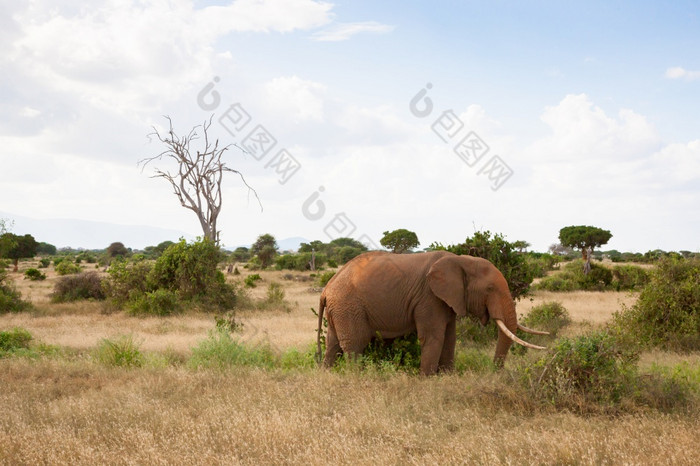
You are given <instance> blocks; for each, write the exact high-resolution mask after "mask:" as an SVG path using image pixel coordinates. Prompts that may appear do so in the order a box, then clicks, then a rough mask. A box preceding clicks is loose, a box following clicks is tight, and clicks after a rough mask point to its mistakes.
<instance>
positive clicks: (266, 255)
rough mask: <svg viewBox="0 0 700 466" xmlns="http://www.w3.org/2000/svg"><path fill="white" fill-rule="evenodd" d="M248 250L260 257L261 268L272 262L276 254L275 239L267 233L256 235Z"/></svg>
mask: <svg viewBox="0 0 700 466" xmlns="http://www.w3.org/2000/svg"><path fill="white" fill-rule="evenodd" d="M250 251H251V252H252V253H253V254H254V255H256V256H257V257H258V259H260V264H261V265H262V266H263V268H265V267H267V266H269V265H271V264H272V262H273V261H274V259H275V256H276V255H277V240H276V239H275V237H274V236H272V235H271V234H269V233H265V234H264V235H260V236H258V239H257V240H255V243H253V246H251V248H250Z"/></svg>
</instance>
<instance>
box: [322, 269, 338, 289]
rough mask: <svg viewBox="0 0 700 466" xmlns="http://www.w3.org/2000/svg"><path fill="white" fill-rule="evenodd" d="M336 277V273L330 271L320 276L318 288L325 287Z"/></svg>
mask: <svg viewBox="0 0 700 466" xmlns="http://www.w3.org/2000/svg"><path fill="white" fill-rule="evenodd" d="M334 275H335V272H333V271H330V270H329V271H328V272H323V273H322V274H321V275H319V276H318V286H320V287H324V286H326V285H327V284H328V282H329V281H330V280H331V278H333V276H334Z"/></svg>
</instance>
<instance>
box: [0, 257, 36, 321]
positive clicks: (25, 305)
mask: <svg viewBox="0 0 700 466" xmlns="http://www.w3.org/2000/svg"><path fill="white" fill-rule="evenodd" d="M5 266H6V263H5V261H2V260H0V313H3V312H22V311H27V310H29V309H31V308H32V305H31V303H29V302H27V301H23V300H22V293H20V292H19V291H17V289H16V288H15V287H14V284H13V283H12V282H8V280H7V272H6V271H5Z"/></svg>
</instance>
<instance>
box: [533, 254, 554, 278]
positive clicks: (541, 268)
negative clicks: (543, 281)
mask: <svg viewBox="0 0 700 466" xmlns="http://www.w3.org/2000/svg"><path fill="white" fill-rule="evenodd" d="M525 262H526V263H527V266H528V267H529V268H530V271H531V272H532V276H533V277H534V278H542V277H544V276H546V275H547V272H549V271H550V270H554V266H555V265H556V264H558V263H559V262H561V257H559V256H555V255H553V254H547V253H534V252H530V253H527V254H526V255H525Z"/></svg>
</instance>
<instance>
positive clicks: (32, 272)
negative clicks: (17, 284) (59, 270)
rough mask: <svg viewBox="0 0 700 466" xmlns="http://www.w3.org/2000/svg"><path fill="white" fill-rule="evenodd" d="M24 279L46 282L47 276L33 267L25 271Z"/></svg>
mask: <svg viewBox="0 0 700 466" xmlns="http://www.w3.org/2000/svg"><path fill="white" fill-rule="evenodd" d="M24 278H28V279H29V280H32V281H38V280H46V275H44V274H43V273H41V271H40V270H39V269H35V268H34V267H32V268H29V269H27V270H25V271H24Z"/></svg>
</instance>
